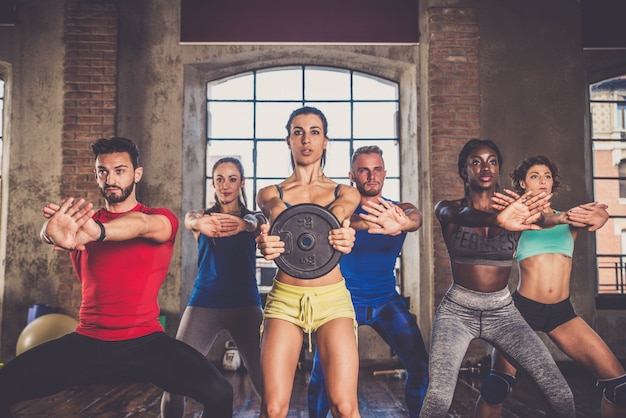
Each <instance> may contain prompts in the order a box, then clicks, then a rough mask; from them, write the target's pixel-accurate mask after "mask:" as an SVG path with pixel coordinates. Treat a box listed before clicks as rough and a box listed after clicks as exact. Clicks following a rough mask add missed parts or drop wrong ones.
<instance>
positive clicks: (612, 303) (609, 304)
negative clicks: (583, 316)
mask: <svg viewBox="0 0 626 418" xmlns="http://www.w3.org/2000/svg"><path fill="white" fill-rule="evenodd" d="M596 309H615V310H626V295H610V294H606V295H596Z"/></svg>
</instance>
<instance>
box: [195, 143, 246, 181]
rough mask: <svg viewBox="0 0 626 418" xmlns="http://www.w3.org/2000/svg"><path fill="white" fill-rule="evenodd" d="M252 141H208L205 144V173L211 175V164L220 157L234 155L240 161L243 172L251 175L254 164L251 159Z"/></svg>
mask: <svg viewBox="0 0 626 418" xmlns="http://www.w3.org/2000/svg"><path fill="white" fill-rule="evenodd" d="M253 146H254V143H253V142H252V141H218V140H213V141H209V142H208V145H207V159H206V162H207V167H206V175H207V177H211V173H212V171H213V164H215V162H216V161H217V160H219V159H220V158H222V157H235V158H237V159H239V160H240V161H241V164H242V165H243V170H244V174H245V175H246V177H247V176H252V173H253V172H254V171H253V169H254V165H253V160H252V147H253Z"/></svg>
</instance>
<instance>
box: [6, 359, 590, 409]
mask: <svg viewBox="0 0 626 418" xmlns="http://www.w3.org/2000/svg"><path fill="white" fill-rule="evenodd" d="M560 367H561V370H562V371H563V374H564V375H565V377H566V379H567V381H568V382H569V384H570V386H571V388H572V391H573V392H574V397H575V400H576V409H577V417H599V416H600V413H599V403H600V396H601V394H600V392H599V390H598V389H597V388H595V381H594V379H593V378H592V377H591V376H590V375H588V374H587V373H584V372H582V371H581V370H580V369H579V368H578V367H575V366H574V365H573V364H572V363H564V364H560ZM373 371H374V370H373V369H372V368H367V367H363V368H362V369H361V373H360V380H359V409H360V411H361V416H362V417H364V418H368V417H372V418H398V417H407V416H408V413H407V411H406V408H405V406H404V399H403V398H404V395H403V387H404V383H403V380H402V379H400V378H398V377H394V376H391V377H389V376H374V375H373ZM225 375H226V376H227V377H228V379H229V380H230V381H231V383H232V384H233V387H234V389H235V414H234V416H235V417H241V418H244V417H245V418H252V417H257V416H258V411H259V400H258V398H257V397H256V396H255V395H254V394H253V392H252V390H251V387H250V383H249V380H248V379H247V376H246V374H245V371H239V372H227V373H225ZM307 376H308V371H307V370H301V371H298V374H297V375H296V379H295V384H294V392H293V397H292V400H291V410H290V413H289V417H290V418H296V417H298V418H300V417H308V413H307V408H306V385H307ZM479 385H480V378H479V377H478V376H472V375H469V374H467V373H464V372H462V373H461V374H460V378H459V382H458V384H457V387H456V392H455V396H454V402H453V405H452V408H451V409H450V412H449V415H448V416H449V417H469V416H470V415H471V411H472V408H473V404H474V402H475V400H476V397H477V394H478V387H479ZM160 398H161V391H160V390H159V389H158V388H156V387H155V386H152V385H151V384H147V383H140V384H128V385H118V386H112V385H94V386H83V387H77V388H74V389H71V390H66V391H64V392H61V393H59V394H57V395H53V396H49V397H47V398H42V399H39V400H35V401H29V402H23V403H20V404H17V405H15V406H14V408H13V413H14V415H15V417H19V418H41V417H52V418H70V417H71V418H74V417H76V418H87V417H98V418H119V417H147V418H148V417H150V418H151V417H154V418H156V417H159V416H160V414H159V405H160ZM545 411H546V407H545V402H544V401H543V400H542V399H541V396H540V394H539V393H538V392H537V391H536V389H535V388H534V387H533V386H532V385H531V384H530V383H529V382H528V380H526V379H525V378H524V377H523V376H520V378H519V379H518V381H517V383H516V385H515V387H514V390H513V394H512V396H509V398H508V399H507V401H506V403H505V411H504V413H503V415H502V416H503V417H505V418H516V417H532V418H536V417H542V416H546V413H545ZM200 415H201V406H200V404H198V403H197V402H195V401H193V400H192V401H189V402H188V404H187V412H186V414H185V418H190V417H200Z"/></svg>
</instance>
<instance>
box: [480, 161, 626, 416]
mask: <svg viewBox="0 0 626 418" xmlns="http://www.w3.org/2000/svg"><path fill="white" fill-rule="evenodd" d="M511 179H512V181H513V186H514V187H515V189H516V192H517V194H511V195H510V196H502V198H503V200H502V203H503V207H504V205H506V204H508V203H509V202H511V201H512V200H513V198H514V197H516V196H517V195H518V194H523V193H525V192H527V191H531V192H532V193H539V192H542V191H543V192H556V191H557V190H558V188H559V186H560V177H559V172H558V168H557V166H556V165H555V164H554V163H553V162H552V161H550V159H548V158H547V157H544V156H535V157H529V158H527V159H525V160H524V161H522V162H521V163H520V165H519V166H518V167H517V168H516V169H515V170H514V171H513V173H512V174H511ZM606 208H607V206H606V205H604V204H599V203H597V202H592V203H587V204H584V205H580V206H577V207H575V208H572V209H570V210H569V211H567V212H555V211H553V210H552V209H547V210H546V214H553V213H554V214H556V215H558V222H560V224H558V225H556V226H553V227H551V228H547V227H546V226H545V225H544V229H541V230H539V231H524V232H522V235H521V237H520V240H519V244H518V248H517V254H516V258H517V261H518V264H519V284H518V287H517V291H516V292H515V293H513V300H514V301H515V305H516V306H517V308H518V309H519V310H520V312H521V313H522V316H523V317H524V319H526V321H527V322H528V323H529V324H530V326H531V327H532V328H533V329H534V330H535V331H543V332H545V333H546V334H547V335H548V336H549V337H550V339H551V340H552V341H554V343H555V344H556V345H557V346H558V347H559V348H560V349H561V350H562V351H563V352H564V353H565V354H567V355H568V356H569V357H570V358H572V359H573V360H574V361H576V362H578V363H580V364H582V365H583V366H584V367H585V368H586V369H587V370H588V371H590V372H591V373H593V375H594V376H596V378H597V379H598V387H600V388H602V389H603V393H604V396H603V397H602V401H601V402H602V405H601V411H602V417H603V418H609V417H624V416H626V375H625V372H624V367H623V366H622V365H621V363H620V362H619V361H618V360H617V358H616V357H615V355H614V354H613V352H612V351H611V349H610V348H609V347H608V346H607V345H606V343H605V342H604V341H603V340H602V339H601V338H600V336H599V335H598V334H596V332H595V331H594V330H593V329H592V328H591V327H590V326H589V325H587V323H586V322H585V321H584V320H583V319H582V318H580V317H579V316H577V315H576V313H575V312H574V308H573V307H572V304H571V302H570V298H569V297H570V275H571V272H572V254H573V252H574V240H575V239H576V235H577V233H578V231H580V230H581V229H583V228H589V230H590V231H595V230H597V229H598V228H600V227H602V226H603V225H604V223H605V222H606V221H607V220H608V217H609V215H608V213H607V212H606ZM492 365H493V367H492V371H491V373H490V374H489V376H488V377H487V378H486V379H485V380H484V381H483V383H482V385H481V397H480V398H479V401H478V403H477V404H476V412H477V415H476V416H480V417H499V416H500V412H501V411H502V403H503V402H504V399H505V397H506V395H507V394H508V392H509V389H510V386H511V385H512V384H513V382H514V379H515V374H516V369H515V367H514V366H513V365H511V363H509V362H508V361H507V360H506V359H505V358H504V356H502V354H501V353H500V352H498V351H497V350H494V354H493V362H492Z"/></svg>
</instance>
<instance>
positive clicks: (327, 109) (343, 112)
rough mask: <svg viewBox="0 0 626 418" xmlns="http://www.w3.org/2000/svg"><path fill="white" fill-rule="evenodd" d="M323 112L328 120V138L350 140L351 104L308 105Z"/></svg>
mask: <svg viewBox="0 0 626 418" xmlns="http://www.w3.org/2000/svg"><path fill="white" fill-rule="evenodd" d="M306 106H315V107H317V108H318V109H319V110H321V111H322V112H323V113H324V115H326V119H327V120H328V132H327V134H328V137H329V138H330V139H331V140H332V139H349V138H350V137H351V136H352V135H350V132H351V129H350V126H351V125H350V120H351V117H350V103H306Z"/></svg>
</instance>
